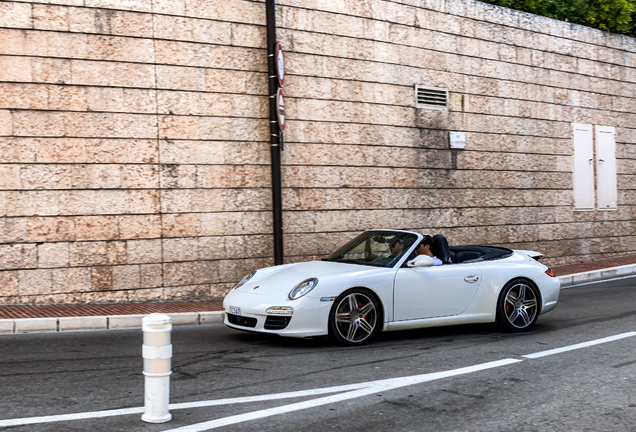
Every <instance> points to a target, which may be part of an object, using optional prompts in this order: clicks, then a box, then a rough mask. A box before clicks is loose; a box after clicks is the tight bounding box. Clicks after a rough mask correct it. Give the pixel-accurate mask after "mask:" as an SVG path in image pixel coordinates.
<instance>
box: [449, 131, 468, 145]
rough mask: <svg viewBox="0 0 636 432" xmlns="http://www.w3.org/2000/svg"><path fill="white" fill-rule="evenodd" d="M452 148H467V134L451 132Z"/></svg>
mask: <svg viewBox="0 0 636 432" xmlns="http://www.w3.org/2000/svg"><path fill="white" fill-rule="evenodd" d="M450 148H452V149H465V148H466V132H450Z"/></svg>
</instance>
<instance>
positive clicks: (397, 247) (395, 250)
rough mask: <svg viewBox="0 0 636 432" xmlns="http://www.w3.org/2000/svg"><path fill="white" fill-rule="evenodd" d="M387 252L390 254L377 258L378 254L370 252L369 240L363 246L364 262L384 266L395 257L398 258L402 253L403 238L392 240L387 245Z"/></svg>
mask: <svg viewBox="0 0 636 432" xmlns="http://www.w3.org/2000/svg"><path fill="white" fill-rule="evenodd" d="M389 251H390V252H391V254H390V255H388V256H382V257H379V256H378V254H375V253H373V252H371V242H370V239H369V240H367V242H366V244H365V258H364V259H365V260H366V261H367V262H369V261H373V262H374V263H378V264H382V265H386V264H388V263H390V262H391V261H393V260H394V259H395V258H396V257H398V256H399V255H400V254H401V253H402V252H403V251H404V238H402V237H399V238H393V239H391V240H390V243H389Z"/></svg>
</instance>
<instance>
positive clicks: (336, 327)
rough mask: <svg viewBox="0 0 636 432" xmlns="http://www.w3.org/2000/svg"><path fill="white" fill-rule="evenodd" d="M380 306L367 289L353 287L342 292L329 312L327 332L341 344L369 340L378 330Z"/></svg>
mask: <svg viewBox="0 0 636 432" xmlns="http://www.w3.org/2000/svg"><path fill="white" fill-rule="evenodd" d="M380 318H381V314H380V307H379V305H378V302H377V300H376V299H375V297H374V296H373V295H372V294H370V293H369V292H368V291H366V290H363V289H359V288H355V289H352V290H349V291H346V292H344V293H342V294H341V295H340V296H339V297H338V298H337V299H336V301H335V303H334V306H333V307H332V308H331V312H330V313H329V334H330V336H332V337H333V338H335V339H336V341H337V342H338V343H340V344H341V345H362V344H365V343H368V342H370V341H371V340H372V339H373V338H374V337H375V335H376V334H377V333H378V331H379V330H380Z"/></svg>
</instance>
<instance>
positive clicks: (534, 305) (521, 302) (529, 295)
mask: <svg viewBox="0 0 636 432" xmlns="http://www.w3.org/2000/svg"><path fill="white" fill-rule="evenodd" d="M538 317H539V291H538V290H537V288H536V287H535V286H534V285H533V284H532V283H531V282H529V281H528V280H526V279H513V280H511V281H510V282H508V283H507V284H506V286H504V288H503V289H502V290H501V294H500V295H499V301H498V302H497V325H498V326H499V327H500V328H502V329H503V330H506V331H509V332H523V331H528V330H530V329H531V328H532V326H534V323H536V322H537V318H538Z"/></svg>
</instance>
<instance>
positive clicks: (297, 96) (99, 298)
mask: <svg viewBox="0 0 636 432" xmlns="http://www.w3.org/2000/svg"><path fill="white" fill-rule="evenodd" d="M277 3H278V6H277V20H278V25H279V30H278V37H279V39H280V41H281V42H282V43H283V46H284V49H285V53H286V61H287V77H286V85H285V95H286V101H287V105H288V106H287V109H286V111H287V115H288V124H287V132H286V148H285V151H284V152H283V173H282V176H283V187H284V190H283V206H284V232H285V237H284V242H285V257H286V260H287V261H288V262H294V261H305V260H310V259H313V258H316V257H320V256H323V255H324V254H326V253H329V252H330V251H332V250H333V249H334V248H335V247H337V246H339V245H340V244H341V243H343V242H344V241H346V240H348V239H349V238H350V237H352V236H353V235H355V234H357V233H358V232H360V231H362V230H365V229H368V228H406V229H412V230H416V231H420V232H431V233H443V234H445V235H446V236H447V237H448V239H449V241H450V242H451V244H453V243H455V244H460V243H462V244H500V245H505V246H509V247H514V248H523V249H534V250H540V251H542V252H544V253H546V257H547V261H546V262H547V263H549V264H560V263H569V262H576V261H581V260H588V259H594V258H601V257H606V256H616V255H624V254H628V253H633V252H634V251H635V250H636V223H635V222H634V221H633V216H634V214H635V213H636V210H634V209H636V207H635V204H636V192H635V190H636V176H635V174H636V169H635V168H634V166H635V165H634V159H635V158H636V129H635V128H634V126H633V125H634V124H636V122H634V119H635V118H636V98H635V96H634V95H635V94H636V91H635V90H636V85H635V82H636V75H635V69H634V68H635V67H636V41H635V40H634V39H632V38H628V37H624V36H617V35H609V34H607V33H603V32H600V31H597V30H593V29H588V28H584V27H580V26H573V25H570V24H567V23H562V22H557V21H553V20H549V19H546V18H541V17H536V16H532V15H528V14H524V13H520V12H515V11H510V10H506V9H503V8H499V7H496V6H491V5H486V4H482V3H478V2H473V1H470V0H466V1H462V0H449V1H439V0H401V1H398V0H387V1H381V0H328V1H326V0H278V2H277ZM416 84H421V85H430V86H436V87H445V88H448V89H449V91H450V105H449V109H448V110H445V111H435V110H427V109H417V108H415V98H414V85H416ZM266 85H267V66H266V55H265V5H264V3H263V2H262V1H250V0H205V1H204V0H125V1H121V0H120V1H114V0H46V1H40V2H38V1H1V2H0V303H29V302H105V301H138V300H139V301H141V300H155V299H160V300H171V299H192V298H219V297H222V296H223V295H224V293H225V292H227V291H228V290H229V289H230V288H231V287H232V286H233V284H234V283H236V281H237V280H239V279H240V278H241V277H242V276H243V275H244V274H246V273H248V272H250V271H251V270H253V269H255V268H259V267H263V266H267V265H271V264H273V259H272V256H273V251H272V235H271V232H272V222H271V220H272V216H271V192H270V166H269V143H268V133H269V132H268V98H267V94H266V93H267V88H266ZM572 122H580V123H591V124H596V125H603V126H615V127H616V128H617V158H618V172H619V175H618V187H619V201H618V204H619V205H618V211H613V212H600V211H594V212H576V211H574V205H573V198H572V162H571V153H572V146H571V142H570V137H571V123H572ZM449 131H464V132H466V135H467V148H466V150H450V149H449V148H448V132H449Z"/></svg>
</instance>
